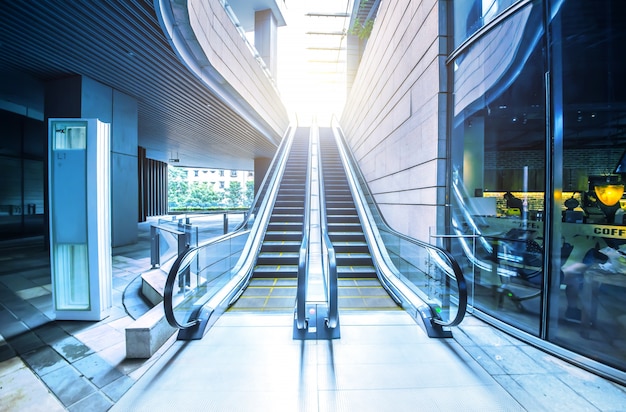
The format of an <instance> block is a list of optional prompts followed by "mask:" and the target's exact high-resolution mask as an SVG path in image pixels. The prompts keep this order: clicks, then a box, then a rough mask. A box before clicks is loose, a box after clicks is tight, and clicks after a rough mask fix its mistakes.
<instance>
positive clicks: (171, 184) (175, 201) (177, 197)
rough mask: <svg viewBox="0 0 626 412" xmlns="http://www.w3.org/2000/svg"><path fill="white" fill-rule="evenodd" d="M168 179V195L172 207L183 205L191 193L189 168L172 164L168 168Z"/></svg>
mask: <svg viewBox="0 0 626 412" xmlns="http://www.w3.org/2000/svg"><path fill="white" fill-rule="evenodd" d="M167 180H168V182H167V183H168V184H167V197H168V202H169V204H170V207H180V206H182V205H183V204H184V203H185V202H186V200H187V196H188V194H189V182H188V181H187V170H185V169H183V168H181V167H172V166H170V167H168V168H167Z"/></svg>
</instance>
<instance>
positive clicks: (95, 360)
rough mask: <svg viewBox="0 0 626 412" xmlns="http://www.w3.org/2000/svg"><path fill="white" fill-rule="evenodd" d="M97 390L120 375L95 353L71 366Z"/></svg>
mask: <svg viewBox="0 0 626 412" xmlns="http://www.w3.org/2000/svg"><path fill="white" fill-rule="evenodd" d="M72 365H73V366H74V367H75V368H76V369H77V370H78V371H79V372H81V373H82V374H83V375H84V376H85V377H86V378H87V379H89V380H90V381H91V382H93V384H94V385H96V386H97V387H98V388H102V387H104V386H106V385H108V384H110V383H111V382H113V381H115V380H117V379H119V378H121V377H122V373H121V372H120V371H119V370H117V369H116V368H115V367H114V366H112V365H110V364H109V363H108V362H107V361H105V360H104V359H102V358H101V357H100V355H98V354H97V353H94V354H91V355H89V356H86V357H84V358H82V359H80V360H77V361H76V362H74V363H73V364H72Z"/></svg>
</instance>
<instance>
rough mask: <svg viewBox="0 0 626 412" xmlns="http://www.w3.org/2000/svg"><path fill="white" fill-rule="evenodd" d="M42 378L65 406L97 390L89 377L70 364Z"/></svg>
mask: <svg viewBox="0 0 626 412" xmlns="http://www.w3.org/2000/svg"><path fill="white" fill-rule="evenodd" d="M41 379H42V380H43V381H44V382H45V384H46V385H48V387H49V388H50V390H51V391H52V392H54V393H55V394H56V396H57V397H58V398H59V399H60V400H61V402H63V404H64V405H65V406H70V405H73V404H75V403H76V402H78V401H80V400H81V399H84V398H86V397H87V396H89V395H91V394H92V393H94V392H95V391H96V389H95V387H94V386H93V385H92V384H91V383H90V382H89V381H88V380H87V378H85V377H83V376H82V375H81V374H80V373H79V372H77V371H76V370H75V369H74V368H73V367H71V366H69V365H68V366H63V367H61V368H59V369H57V370H55V371H52V372H50V373H48V374H46V375H44V376H42V377H41Z"/></svg>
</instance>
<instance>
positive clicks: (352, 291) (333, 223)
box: [319, 128, 399, 310]
mask: <svg viewBox="0 0 626 412" xmlns="http://www.w3.org/2000/svg"><path fill="white" fill-rule="evenodd" d="M319 141H320V151H321V159H322V177H323V180H324V183H323V187H324V193H323V196H324V197H325V203H326V222H327V230H328V236H329V238H330V240H331V242H332V245H333V247H334V248H335V253H336V259H337V275H338V277H339V279H338V285H339V309H340V310H368V309H369V310H386V309H399V306H398V305H397V303H396V302H395V301H394V300H393V299H391V298H390V296H389V294H388V293H387V292H386V291H385V289H384V288H383V287H382V285H381V283H380V282H379V281H378V276H377V274H376V267H375V265H374V262H373V260H372V256H371V254H370V250H369V246H368V244H367V241H366V239H365V235H364V234H363V227H362V225H361V220H360V218H359V215H358V212H357V209H356V206H355V204H354V199H353V198H352V192H351V191H350V186H349V185H348V180H347V178H346V171H345V169H344V167H343V163H342V161H341V158H340V156H339V150H338V148H337V144H336V142H335V138H334V136H333V132H332V130H331V129H330V128H321V129H320V131H319Z"/></svg>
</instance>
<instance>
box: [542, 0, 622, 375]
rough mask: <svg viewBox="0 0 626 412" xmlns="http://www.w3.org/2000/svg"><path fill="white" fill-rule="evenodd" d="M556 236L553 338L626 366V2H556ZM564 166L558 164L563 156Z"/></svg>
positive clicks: (553, 67) (553, 45) (553, 29)
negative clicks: (558, 276) (561, 251)
mask: <svg viewBox="0 0 626 412" xmlns="http://www.w3.org/2000/svg"><path fill="white" fill-rule="evenodd" d="M552 7H553V10H552V13H551V15H553V16H555V18H554V20H553V21H551V33H552V36H553V37H552V38H553V40H552V42H551V45H550V51H551V55H552V64H551V72H552V76H551V79H552V84H553V91H552V93H551V94H552V98H553V107H554V118H555V120H554V122H553V123H554V136H555V154H556V155H561V156H562V165H561V166H562V167H560V168H559V169H558V170H555V172H557V171H562V174H560V175H559V173H555V193H557V194H560V196H555V205H554V210H555V214H556V213H558V212H560V213H561V216H555V219H554V233H555V236H559V237H560V238H561V239H562V241H563V244H565V245H567V247H568V249H569V253H568V254H567V255H564V256H562V257H561V267H562V278H563V279H562V281H561V282H560V288H561V290H559V291H556V290H555V292H553V293H552V294H551V302H552V307H553V308H554V309H553V311H551V313H550V320H551V321H550V322H549V325H550V329H549V335H548V336H549V339H550V340H552V341H554V342H556V343H557V344H558V345H559V346H562V347H566V348H568V349H571V350H574V351H576V352H579V353H582V354H584V355H586V356H588V357H590V358H593V359H601V361H602V362H603V363H605V364H608V365H611V366H613V367H617V368H619V369H621V370H626V299H624V297H625V296H626V219H625V218H624V215H625V213H624V207H625V204H624V200H623V199H622V197H623V196H622V194H623V182H624V180H625V176H624V174H625V173H626V162H625V159H626V156H624V151H625V149H626V79H625V76H624V68H623V58H624V56H625V55H626V26H624V24H623V16H624V12H626V4H625V3H624V2H619V1H610V0H602V1H593V2H590V1H585V0H568V1H565V2H561V1H559V2H553V5H552ZM557 161H558V162H559V163H561V161H560V159H557Z"/></svg>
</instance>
